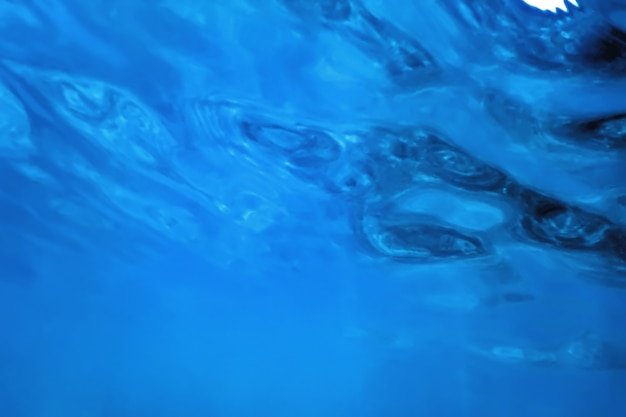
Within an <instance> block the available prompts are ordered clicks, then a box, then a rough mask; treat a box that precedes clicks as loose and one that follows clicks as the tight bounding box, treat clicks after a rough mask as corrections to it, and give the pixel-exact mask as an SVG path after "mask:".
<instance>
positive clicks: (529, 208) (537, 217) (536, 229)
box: [521, 191, 612, 249]
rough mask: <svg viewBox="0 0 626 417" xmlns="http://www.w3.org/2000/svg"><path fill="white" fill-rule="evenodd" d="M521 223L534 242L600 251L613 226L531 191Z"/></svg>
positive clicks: (599, 218) (607, 221) (602, 219)
mask: <svg viewBox="0 0 626 417" xmlns="http://www.w3.org/2000/svg"><path fill="white" fill-rule="evenodd" d="M522 198H523V201H524V203H523V204H524V213H523V215H522V219H521V224H522V227H523V228H524V230H525V231H526V233H527V234H528V235H529V236H530V237H531V238H533V239H535V240H537V241H540V242H544V243H550V244H552V245H555V246H558V247H562V248H568V249H600V247H601V246H602V245H603V244H604V241H605V239H606V236H607V232H608V231H609V230H610V229H611V227H612V224H611V222H610V221H609V220H607V219H605V218H603V217H602V216H599V215H595V214H592V213H588V212H585V211H583V210H581V209H578V208H576V207H572V206H569V205H567V204H565V203H562V202H560V201H558V200H555V199H552V198H549V197H545V196H542V195H540V194H537V193H534V192H531V191H527V192H525V193H524V194H523V197H522Z"/></svg>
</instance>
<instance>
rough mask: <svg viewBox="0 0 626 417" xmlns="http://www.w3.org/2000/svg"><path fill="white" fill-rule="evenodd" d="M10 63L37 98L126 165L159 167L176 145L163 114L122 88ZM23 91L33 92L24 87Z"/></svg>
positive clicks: (26, 92)
mask: <svg viewBox="0 0 626 417" xmlns="http://www.w3.org/2000/svg"><path fill="white" fill-rule="evenodd" d="M7 66H8V68H9V69H10V70H11V71H12V72H13V73H14V74H16V76H17V77H18V78H19V79H20V82H21V83H23V84H24V85H28V86H30V87H32V88H34V89H36V93H37V98H36V100H38V101H43V102H45V103H47V104H48V105H49V106H50V107H51V109H52V110H53V111H54V113H55V114H57V115H58V116H60V117H61V118H62V119H63V120H64V121H65V122H66V123H67V124H68V125H69V126H71V127H73V128H74V129H76V130H77V131H78V132H80V133H81V134H82V135H83V136H84V137H85V138H86V139H88V140H89V141H90V142H91V143H92V144H94V145H96V146H98V147H99V148H100V149H102V150H104V151H106V152H107V153H108V154H110V155H112V156H113V157H115V158H116V159H118V160H120V161H123V162H124V163H126V164H139V166H143V167H145V168H151V169H156V168H159V167H161V165H162V164H164V163H165V162H166V161H167V159H168V156H169V155H171V153H172V152H173V151H175V150H176V149H177V146H178V145H177V143H176V141H175V140H174V139H173V138H172V137H171V136H170V134H169V133H168V132H167V130H166V129H165V128H164V126H163V125H162V124H161V122H160V120H159V117H158V116H157V115H156V114H155V113H154V112H153V111H152V110H150V109H149V108H148V107H147V106H146V105H145V104H143V103H142V102H141V101H140V100H139V99H138V98H137V97H135V96H134V95H132V94H131V93H129V92H127V91H125V90H123V89H121V88H118V87H115V86H113V85H110V84H108V83H106V82H104V81H101V80H95V79H89V78H84V77H79V76H73V75H70V74H66V73H63V72H59V71H53V70H46V69H38V68H34V67H28V66H25V65H20V64H8V65H7ZM20 91H21V92H22V93H23V94H29V91H27V90H26V89H25V88H24V87H21V88H20ZM30 94H32V93H30ZM40 111H45V110H40ZM47 113H49V111H48V112H47ZM45 116H47V117H48V118H50V117H54V116H53V115H51V114H45Z"/></svg>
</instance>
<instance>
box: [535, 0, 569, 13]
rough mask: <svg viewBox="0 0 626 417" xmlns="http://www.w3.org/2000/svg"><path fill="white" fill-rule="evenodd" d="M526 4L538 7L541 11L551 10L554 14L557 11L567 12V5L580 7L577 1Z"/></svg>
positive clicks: (538, 1) (540, 1)
mask: <svg viewBox="0 0 626 417" xmlns="http://www.w3.org/2000/svg"><path fill="white" fill-rule="evenodd" d="M523 1H524V3H526V4H528V5H530V6H533V7H536V8H538V9H541V10H549V11H551V12H553V13H556V11H557V10H559V9H560V10H563V11H565V12H566V11H567V6H566V3H571V4H572V5H574V6H576V7H578V2H577V1H576V0H523Z"/></svg>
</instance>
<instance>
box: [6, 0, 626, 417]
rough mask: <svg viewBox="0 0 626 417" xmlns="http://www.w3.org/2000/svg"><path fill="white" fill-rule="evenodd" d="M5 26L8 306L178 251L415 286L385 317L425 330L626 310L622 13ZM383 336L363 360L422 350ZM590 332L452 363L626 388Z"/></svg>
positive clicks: (164, 12)
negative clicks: (15, 296)
mask: <svg viewBox="0 0 626 417" xmlns="http://www.w3.org/2000/svg"><path fill="white" fill-rule="evenodd" d="M1 3H2V4H1V5H0V22H1V23H0V33H2V34H3V35H4V36H0V212H1V214H2V219H1V224H0V244H1V246H0V266H1V267H2V272H1V273H0V283H2V284H3V285H4V284H6V285H7V286H17V287H20V288H35V287H37V286H38V285H42V286H43V288H46V287H45V285H49V284H47V283H48V282H49V281H48V280H47V279H46V278H45V277H46V276H47V275H46V274H49V273H48V272H47V269H49V268H52V267H53V266H54V265H60V264H61V262H60V261H59V259H71V260H78V259H80V260H82V261H84V262H90V261H89V260H92V261H93V262H96V260H97V262H98V265H107V266H110V265H117V266H118V267H120V268H122V267H124V266H125V265H129V264H137V263H139V262H140V261H143V260H146V259H155V258H159V257H160V256H161V254H162V253H164V251H168V250H170V251H171V250H173V249H172V248H175V249H176V250H177V251H183V252H184V253H186V254H190V256H193V257H194V259H200V260H201V261H202V262H203V265H207V268H208V267H210V268H212V269H211V270H216V271H220V273H221V274H225V275H228V274H238V275H241V276H244V277H246V278H248V277H259V276H263V277H267V276H273V275H275V271H282V269H281V268H288V269H289V271H288V273H285V275H289V276H292V275H293V274H297V273H302V271H303V270H306V269H307V267H308V265H317V266H318V267H320V266H319V265H320V264H324V265H325V264H326V263H327V264H328V265H334V264H335V263H340V262H344V263H345V264H348V265H352V267H353V268H355V269H359V268H362V269H363V270H365V271H379V272H380V277H378V278H379V279H378V278H377V281H376V282H377V284H376V285H379V286H380V287H377V288H378V289H382V288H388V287H386V285H392V286H393V285H402V284H399V283H400V282H405V281H403V279H405V280H408V281H410V282H413V283H415V282H418V283H419V285H424V286H425V287H424V288H423V289H420V291H423V292H420V293H417V292H418V291H416V293H415V294H413V293H412V294H411V297H408V296H406V294H403V295H404V296H406V298H402V297H399V298H398V299H394V300H392V301H389V304H390V305H392V304H394V305H395V304H399V305H402V306H404V307H406V309H407V310H411V308H413V309H414V310H411V311H412V312H413V313H414V314H416V315H419V314H424V315H425V317H428V315H427V314H428V313H424V311H427V312H431V311H435V312H441V311H445V312H446V313H445V314H461V315H465V316H463V317H469V319H468V320H476V321H480V320H481V319H485V320H487V322H489V320H494V321H497V322H498V323H502V322H507V323H509V322H513V321H514V318H515V317H521V316H524V315H526V316H527V317H536V316H541V315H542V314H543V313H541V312H543V311H544V310H542V309H544V308H545V306H546V305H550V307H551V308H552V309H553V310H550V311H556V312H557V313H554V317H556V316H559V314H560V315H563V316H566V315H567V314H566V313H565V312H570V311H572V309H574V310H576V309H578V310H581V311H582V310H584V308H583V307H581V306H579V305H577V306H576V308H574V307H572V305H573V304H572V303H574V304H576V302H574V301H572V300H571V299H567V297H565V296H564V297H563V298H560V297H559V296H558V294H556V293H558V291H561V290H562V288H567V289H568V291H570V290H571V291H572V292H573V293H576V294H579V295H580V294H583V293H585V294H586V293H587V292H589V293H593V294H596V293H598V294H610V295H608V296H607V297H609V298H611V300H614V299H619V300H621V301H620V302H615V304H614V305H613V304H611V307H610V309H609V310H610V311H611V312H613V313H611V314H614V312H615V311H622V312H623V306H624V305H626V304H625V303H624V302H623V301H624V299H623V297H624V294H626V293H625V291H626V180H625V178H626V165H625V164H624V161H625V158H626V94H624V92H625V91H626V18H625V16H626V12H625V11H626V3H624V2H622V1H613V2H601V1H598V2H593V1H588V2H584V3H583V2H582V1H581V2H575V1H573V0H568V1H554V2H539V1H537V0H535V1H530V0H525V1H521V0H520V1H512V0H493V1H457V0H442V1H440V2H429V3H428V4H426V3H424V4H422V3H421V2H401V1H392V2H388V4H387V2H379V1H374V0H372V1H360V0H310V1H305V0H275V1H268V2H256V1H251V0H250V1H246V0H238V1H229V2H195V1H191V0H183V1H179V2H173V1H168V0H160V1H156V2H144V1H118V0H112V1H108V2H83V1H78V0H64V1H56V0H51V1H26V2H14V1H5V2H1ZM435 3H436V4H435ZM320 260H322V262H320ZM68 263H72V262H69V261H68ZM342 265H343V264H342ZM59 268H60V267H59ZM311 268H312V267H311ZM320 268H321V267H320ZM359 270H360V269H359ZM309 272H310V271H309ZM318 272H319V271H318ZM333 274H334V275H337V276H340V275H342V274H343V272H336V273H334V272H328V271H326V272H320V273H317V272H316V273H315V275H317V276H318V277H323V276H325V277H328V276H329V275H333ZM334 275H333V276H334ZM407 277H409V279H407ZM440 277H443V278H441V280H438V279H439V278H440ZM444 278H445V279H444ZM94 279H95V278H94ZM320 280H322V278H320ZM342 282H343V281H342ZM392 282H393V284H392ZM433 282H434V284H432V283H433ZM424 283H428V284H424ZM445 283H451V284H450V285H451V286H452V287H453V288H454V289H455V291H457V290H458V289H459V288H460V287H462V289H463V291H462V295H458V291H457V293H454V291H452V290H451V291H450V292H449V293H448V292H446V291H447V289H444V290H443V293H444V294H443V295H442V294H441V293H437V294H430V293H428V291H427V290H428V289H432V288H431V287H429V285H433V287H436V288H438V290H437V291H440V290H441V287H443V286H445ZM81 285H84V284H81ZM369 285H372V284H371V283H370V284H369ZM414 285H417V284H414ZM406 288H407V289H406V291H404V292H405V293H406V292H410V291H411V289H412V287H411V286H410V285H409V284H407V287H406ZM555 288H556V289H558V290H555ZM555 291H556V293H555ZM43 292H45V291H43ZM374 292H376V291H374ZM440 292H441V291H440ZM363 297H364V298H365V299H367V298H368V297H370V301H371V299H372V298H376V297H375V296H372V295H371V294H370V295H369V296H368V295H363ZM409 298H410V300H409ZM416 300H417V301H416ZM576 300H578V299H576ZM580 300H583V301H581V302H582V303H583V304H584V305H585V306H586V308H587V310H585V311H591V309H592V308H591V307H589V305H590V304H589V303H591V301H584V300H587V299H586V298H584V297H582V296H581V297H580ZM403 303H405V304H403ZM416 304H417V307H416ZM579 307H580V308H579ZM620 309H621V310H620ZM416 311H417V312H416ZM494 311H495V313H494ZM538 312H539V313H538ZM413 313H412V314H413ZM371 314H375V313H371ZM433 314H435V313H433ZM437 314H439V313H437ZM445 314H444V315H445ZM581 314H583V313H581ZM589 314H590V315H591V313H589ZM615 314H616V313H615ZM616 315H618V314H616ZM496 316H497V319H494V317H496ZM437 317H438V316H437ZM559 317H560V316H559ZM594 317H596V316H594ZM612 317H613V316H612ZM621 317H623V316H621ZM596 318H597V317H596ZM384 320H385V317H384V314H382V313H381V317H380V318H378V323H380V322H384ZM433 320H436V319H433ZM542 320H543V319H541V320H539V321H542ZM555 320H556V319H555ZM374 321H376V320H372V322H374ZM399 321H401V320H399ZM372 322H368V323H367V324H364V325H362V326H360V327H359V328H358V329H356V330H355V329H354V328H353V327H351V329H352V330H351V331H349V332H346V333H347V334H349V337H348V338H350V337H351V338H353V339H359V340H365V341H369V342H371V343H372V344H373V345H376V344H377V343H378V345H377V346H383V345H384V346H386V347H387V348H389V349H390V350H391V347H390V346H393V348H394V349H396V348H397V350H402V349H405V348H406V347H407V346H408V347H409V349H408V350H411V349H418V348H417V347H416V345H417V344H419V341H416V340H419V337H418V334H419V332H420V330H419V329H418V328H417V327H419V326H418V325H415V323H413V325H412V327H411V326H409V325H406V326H405V325H398V324H397V323H395V324H396V325H397V326H398V327H401V328H400V329H396V330H397V332H396V333H398V334H402V335H404V336H402V337H399V336H398V337H397V338H394V337H387V336H380V337H378V336H376V335H377V334H383V333H384V332H382V331H381V332H379V333H377V330H376V329H375V327H376V326H375V325H373V324H372ZM464 323H465V322H464ZM595 323H597V322H595V321H593V320H591V319H589V320H580V321H576V323H575V325H572V326H570V327H568V328H567V334H560V336H559V337H560V340H558V341H554V340H552V341H550V342H549V343H546V342H545V340H542V338H541V337H539V336H537V337H534V336H532V335H527V334H525V333H524V331H523V330H520V332H519V333H516V332H515V331H513V330H511V328H513V325H511V326H510V327H511V328H507V329H508V330H507V331H506V332H497V331H493V332H492V331H490V330H480V331H478V330H477V331H476V332H473V333H472V332H469V331H468V332H469V333H472V334H471V337H469V336H468V338H467V340H464V341H463V349H464V352H466V353H469V356H470V357H472V358H473V360H476V361H478V362H479V363H482V362H483V361H484V362H487V363H489V364H490V365H492V366H508V367H510V368H507V369H514V368H515V369H518V368H521V369H524V370H528V369H534V367H544V368H545V367H547V368H551V369H556V370H557V371H562V372H564V373H567V372H570V371H571V370H576V371H581V370H584V371H606V370H611V371H615V372H621V371H622V370H624V369H626V339H625V338H624V336H623V335H622V332H614V331H608V330H607V329H606V326H601V325H599V324H598V325H597V326H596V325H595ZM620 323H622V322H620ZM622 324H623V323H622ZM390 326H392V325H391V324H390ZM357 327H358V326H357ZM361 327H362V328H361ZM478 327H480V326H478ZM520 327H523V326H520ZM556 327H558V325H555V328H556ZM487 328H488V326H487V325H484V326H483V327H480V329H487ZM385 334H386V333H385ZM407 334H408V335H410V336H406V335H407ZM581 335H582V336H581ZM442 337H444V338H445V335H444V336H442ZM390 340H393V341H392V342H390ZM429 343H430V342H428V341H427V342H424V345H428V344H429ZM414 356H419V354H418V353H414ZM498 369H499V368H498ZM485 415H487V414H485ZM542 415H543V414H542Z"/></svg>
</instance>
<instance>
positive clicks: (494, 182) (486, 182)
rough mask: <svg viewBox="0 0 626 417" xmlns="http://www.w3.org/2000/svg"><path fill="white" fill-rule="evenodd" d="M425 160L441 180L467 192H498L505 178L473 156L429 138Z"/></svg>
mask: <svg viewBox="0 0 626 417" xmlns="http://www.w3.org/2000/svg"><path fill="white" fill-rule="evenodd" d="M430 141H431V144H430V146H429V147H428V150H427V153H426V160H427V161H428V162H429V164H430V168H431V170H432V172H434V173H435V174H436V175H437V176H438V177H440V178H441V179H442V180H444V181H446V182H449V183H450V184H453V185H456V186H458V187H461V188H465V189H467V190H482V191H500V190H501V189H502V188H503V187H504V185H505V184H506V181H507V176H506V175H505V174H504V173H503V172H501V171H499V170H497V169H496V168H493V167H491V166H489V165H487V164H486V163H484V162H482V161H480V160H478V159H477V158H474V157H473V156H471V155H469V154H467V153H466V152H463V151H461V150H460V149H458V148H455V147H453V146H451V145H448V144H447V143H445V142H443V141H441V140H439V139H437V138H434V137H431V139H430Z"/></svg>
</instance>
